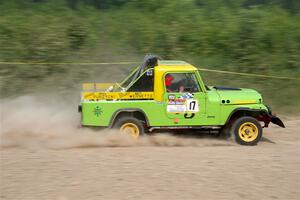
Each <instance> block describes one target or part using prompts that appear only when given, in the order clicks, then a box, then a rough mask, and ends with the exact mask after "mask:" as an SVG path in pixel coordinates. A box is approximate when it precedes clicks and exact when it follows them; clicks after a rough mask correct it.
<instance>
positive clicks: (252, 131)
mask: <svg viewBox="0 0 300 200" xmlns="http://www.w3.org/2000/svg"><path fill="white" fill-rule="evenodd" d="M231 133H232V135H234V137H235V141H236V142H237V143H239V144H241V145H251V146H252V145H256V144H257V143H258V142H259V140H260V139H261V137H262V127H261V125H260V123H259V121H258V120H256V119H255V118H253V117H240V118H238V119H237V120H236V121H235V122H234V123H233V124H232V127H231Z"/></svg>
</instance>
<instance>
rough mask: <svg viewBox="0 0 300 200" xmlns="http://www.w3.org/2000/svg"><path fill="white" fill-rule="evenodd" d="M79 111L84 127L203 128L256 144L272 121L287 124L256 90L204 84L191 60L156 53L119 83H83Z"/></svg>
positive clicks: (134, 130) (139, 131)
mask: <svg viewBox="0 0 300 200" xmlns="http://www.w3.org/2000/svg"><path fill="white" fill-rule="evenodd" d="M79 111H80V112H81V124H82V125H83V126H101V127H110V128H118V129H119V130H120V131H121V132H122V133H127V134H129V135H131V136H132V137H134V138H138V137H139V136H140V135H143V134H145V133H151V132H152V131H154V130H156V129H166V130H169V129H187V130H188V129H192V130H194V129H205V130H218V131H219V132H221V133H224V134H225V133H226V132H228V133H229V134H231V135H234V136H235V138H236V141H237V142H238V143H240V144H244V145H255V144H257V142H258V141H259V140H260V138H261V136H262V128H263V127H268V125H269V123H270V122H273V123H275V124H277V125H279V126H281V127H284V124H283V123H282V121H281V120H280V119H279V118H278V117H276V116H273V115H272V113H271V111H270V109H269V108H268V107H267V106H265V105H264V102H263V99H262V96H261V94H259V93H258V92H257V91H255V90H252V89H245V88H229V87H217V86H206V85H205V84H204V83H203V81H202V78H201V74H200V71H199V70H198V69H197V68H196V67H194V66H192V65H191V64H189V63H186V62H184V61H174V60H160V59H159V58H157V57H153V56H151V57H147V58H146V59H145V61H144V62H143V64H142V65H141V66H139V67H137V68H136V69H134V70H133V72H132V73H131V74H130V75H129V76H128V77H127V78H126V79H125V80H124V81H122V82H121V83H114V84H113V83H106V84H100V83H87V84H83V92H82V95H81V102H80V105H79ZM261 123H263V124H264V125H263V126H262V125H261ZM228 133H226V134H228Z"/></svg>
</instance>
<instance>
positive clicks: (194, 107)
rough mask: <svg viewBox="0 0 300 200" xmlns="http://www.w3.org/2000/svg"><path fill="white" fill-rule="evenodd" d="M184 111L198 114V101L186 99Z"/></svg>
mask: <svg viewBox="0 0 300 200" xmlns="http://www.w3.org/2000/svg"><path fill="white" fill-rule="evenodd" d="M186 107H187V109H186V111H190V112H199V105H198V101H197V100H195V99H187V100H186Z"/></svg>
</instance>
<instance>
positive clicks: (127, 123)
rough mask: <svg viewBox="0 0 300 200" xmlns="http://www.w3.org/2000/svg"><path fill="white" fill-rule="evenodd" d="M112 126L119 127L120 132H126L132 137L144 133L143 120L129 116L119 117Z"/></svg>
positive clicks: (137, 136)
mask: <svg viewBox="0 0 300 200" xmlns="http://www.w3.org/2000/svg"><path fill="white" fill-rule="evenodd" d="M113 127H114V128H117V129H119V130H120V132H121V133H122V134H128V135H130V136H131V137H132V138H134V139H137V138H139V137H140V136H141V135H143V134H144V124H143V122H142V121H140V120H139V119H136V118H135V117H131V116H124V117H121V118H119V119H118V120H117V121H116V123H115V125H114V126H113Z"/></svg>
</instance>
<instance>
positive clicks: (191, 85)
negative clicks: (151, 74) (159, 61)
mask: <svg viewBox="0 0 300 200" xmlns="http://www.w3.org/2000/svg"><path fill="white" fill-rule="evenodd" d="M165 86H166V91H167V92H169V93H171V92H179V93H183V92H191V93H193V92H199V91H200V88H199V85H198V82H197V79H196V76H195V74H193V73H168V74H166V75H165Z"/></svg>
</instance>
